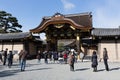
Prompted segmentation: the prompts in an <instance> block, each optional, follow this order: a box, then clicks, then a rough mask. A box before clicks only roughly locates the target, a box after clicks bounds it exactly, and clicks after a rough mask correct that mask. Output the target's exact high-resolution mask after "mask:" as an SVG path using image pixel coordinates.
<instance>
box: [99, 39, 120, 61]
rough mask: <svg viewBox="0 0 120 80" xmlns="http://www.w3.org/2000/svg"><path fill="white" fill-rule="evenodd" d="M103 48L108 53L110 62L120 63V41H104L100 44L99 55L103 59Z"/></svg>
mask: <svg viewBox="0 0 120 80" xmlns="http://www.w3.org/2000/svg"><path fill="white" fill-rule="evenodd" d="M103 48H106V49H107V51H108V57H109V61H120V50H119V48H120V41H119V42H118V43H115V40H102V41H101V43H99V44H98V54H99V57H100V58H101V59H102V58H103Z"/></svg>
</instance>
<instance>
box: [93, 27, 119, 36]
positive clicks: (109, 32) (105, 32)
mask: <svg viewBox="0 0 120 80" xmlns="http://www.w3.org/2000/svg"><path fill="white" fill-rule="evenodd" d="M92 35H94V36H120V29H119V28H95V29H93V30H92Z"/></svg>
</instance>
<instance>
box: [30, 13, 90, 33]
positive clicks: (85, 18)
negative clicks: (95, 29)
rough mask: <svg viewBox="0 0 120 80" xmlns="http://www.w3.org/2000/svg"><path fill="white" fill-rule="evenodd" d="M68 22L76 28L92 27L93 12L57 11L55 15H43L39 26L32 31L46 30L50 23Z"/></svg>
mask: <svg viewBox="0 0 120 80" xmlns="http://www.w3.org/2000/svg"><path fill="white" fill-rule="evenodd" d="M64 23H68V24H70V25H71V26H73V27H74V28H76V29H92V15H91V12H86V13H79V14H67V15H63V14H60V13H56V14H54V15H53V16H47V17H43V19H42V21H41V23H40V25H38V27H36V28H34V29H31V30H30V32H33V33H40V32H44V30H45V29H46V27H47V26H48V25H50V24H64Z"/></svg>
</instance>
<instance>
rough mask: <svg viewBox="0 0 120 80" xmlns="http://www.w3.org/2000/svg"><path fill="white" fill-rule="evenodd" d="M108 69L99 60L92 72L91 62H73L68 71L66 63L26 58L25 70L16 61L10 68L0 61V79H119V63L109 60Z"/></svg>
mask: <svg viewBox="0 0 120 80" xmlns="http://www.w3.org/2000/svg"><path fill="white" fill-rule="evenodd" d="M109 67H110V71H106V70H105V69H104V63H103V62H100V63H99V65H98V71H97V72H93V69H92V68H91V62H90V61H85V62H80V61H79V62H77V63H75V71H74V72H73V71H70V67H69V65H68V64H58V63H57V62H56V63H53V62H50V63H49V64H45V63H44V61H43V60H42V61H41V63H38V62H37V60H36V59H35V60H27V65H26V70H25V71H24V72H21V71H20V66H19V65H18V63H14V64H13V66H12V67H11V68H8V67H7V66H3V65H2V64H1V63H0V80H120V63H119V62H114V63H113V62H109Z"/></svg>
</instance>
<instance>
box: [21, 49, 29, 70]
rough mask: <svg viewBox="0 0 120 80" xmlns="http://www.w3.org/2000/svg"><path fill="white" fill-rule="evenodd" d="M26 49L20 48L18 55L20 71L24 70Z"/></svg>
mask: <svg viewBox="0 0 120 80" xmlns="http://www.w3.org/2000/svg"><path fill="white" fill-rule="evenodd" d="M27 55H28V53H27V51H26V50H21V52H20V54H19V56H20V60H21V64H20V65H21V71H24V70H25V66H26V59H27Z"/></svg>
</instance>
